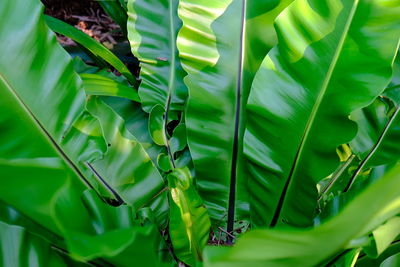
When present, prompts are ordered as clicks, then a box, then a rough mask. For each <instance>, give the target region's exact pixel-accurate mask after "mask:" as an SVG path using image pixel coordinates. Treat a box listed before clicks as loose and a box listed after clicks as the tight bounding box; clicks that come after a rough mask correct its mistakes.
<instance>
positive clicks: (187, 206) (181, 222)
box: [168, 169, 211, 266]
mask: <svg viewBox="0 0 400 267" xmlns="http://www.w3.org/2000/svg"><path fill="white" fill-rule="evenodd" d="M168 185H169V188H170V199H171V204H170V205H171V209H170V222H169V232H170V235H171V241H172V244H173V246H174V251H175V253H176V255H177V257H178V258H179V259H180V260H181V261H183V262H184V263H186V264H188V265H189V266H195V265H196V261H201V260H202V252H203V248H204V247H205V245H206V244H207V241H208V234H209V231H210V226H211V224H210V218H209V216H208V213H207V209H206V208H205V207H204V204H203V201H202V199H201V197H200V196H199V194H198V193H197V191H196V189H195V188H194V185H193V181H192V177H191V176H190V172H189V170H188V169H175V170H174V171H173V172H172V173H171V174H169V175H168Z"/></svg>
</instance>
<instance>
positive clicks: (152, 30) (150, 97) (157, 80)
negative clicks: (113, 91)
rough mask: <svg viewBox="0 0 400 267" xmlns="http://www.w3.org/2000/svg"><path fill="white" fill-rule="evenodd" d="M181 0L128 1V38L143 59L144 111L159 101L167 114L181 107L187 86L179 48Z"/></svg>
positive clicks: (141, 65)
mask: <svg viewBox="0 0 400 267" xmlns="http://www.w3.org/2000/svg"><path fill="white" fill-rule="evenodd" d="M177 5H178V0H150V1H149V0H146V1H145V0H129V1H128V16H129V19H128V38H129V41H130V44H131V49H132V53H133V54H134V55H135V56H136V57H137V58H138V59H139V60H140V68H141V71H140V78H141V80H142V82H141V83H140V87H139V96H140V99H141V100H142V107H143V109H144V110H145V111H147V112H150V111H151V109H152V108H153V107H154V106H155V105H157V104H159V105H161V106H162V107H163V108H164V111H166V112H167V113H168V111H169V110H170V109H171V110H182V109H183V105H184V103H185V100H186V95H187V89H186V86H185V85H184V84H183V80H182V79H183V76H184V75H185V72H184V71H183V70H182V67H181V65H180V61H179V58H178V50H177V49H176V35H177V32H178V30H179V29H180V27H181V24H182V23H181V22H180V20H179V18H178V16H177Z"/></svg>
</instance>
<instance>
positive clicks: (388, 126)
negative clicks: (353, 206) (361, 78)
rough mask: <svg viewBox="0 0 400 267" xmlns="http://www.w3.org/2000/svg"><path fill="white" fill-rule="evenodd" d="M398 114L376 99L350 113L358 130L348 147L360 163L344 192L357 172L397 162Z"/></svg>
mask: <svg viewBox="0 0 400 267" xmlns="http://www.w3.org/2000/svg"><path fill="white" fill-rule="evenodd" d="M388 110H389V111H388ZM399 113H400V106H396V105H395V106H394V107H392V108H390V109H389V107H388V105H385V104H384V103H383V102H382V101H380V100H375V102H374V103H373V104H371V105H370V106H368V107H366V108H364V109H362V110H358V111H356V112H353V113H352V114H351V119H352V120H354V121H355V122H357V125H358V129H359V130H358V133H357V135H356V137H355V138H354V139H353V140H352V141H351V142H350V146H351V148H352V150H353V151H354V152H355V153H356V154H357V155H358V156H359V157H360V158H361V159H362V161H361V163H360V165H359V166H358V167H357V169H356V170H355V171H354V173H353V175H352V177H351V179H350V181H349V183H348V185H347V186H346V188H345V189H344V190H345V191H347V190H348V189H350V187H351V186H352V185H353V183H354V182H355V180H356V179H357V177H358V175H359V173H360V172H362V171H364V170H367V169H368V168H370V167H376V166H379V165H385V164H392V163H396V162H397V161H398V160H399V159H400V145H399V142H398V140H399V138H400V116H399Z"/></svg>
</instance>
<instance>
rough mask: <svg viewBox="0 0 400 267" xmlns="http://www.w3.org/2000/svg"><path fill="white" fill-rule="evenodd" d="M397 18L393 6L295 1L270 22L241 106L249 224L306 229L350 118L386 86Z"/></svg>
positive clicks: (398, 9) (350, 132) (350, 128)
mask: <svg viewBox="0 0 400 267" xmlns="http://www.w3.org/2000/svg"><path fill="white" fill-rule="evenodd" d="M399 15H400V6H399V5H398V4H397V2H396V1H385V2H382V1H377V0H367V1H358V0H352V1H344V0H331V1H327V2H324V3H322V2H321V1H317V0H310V1H306V0H298V1H295V2H294V3H293V4H292V5H290V6H289V7H288V8H287V9H286V10H285V11H284V12H282V13H281V14H280V16H279V17H278V18H277V20H276V22H275V23H276V24H275V25H276V30H277V34H278V40H279V41H278V45H277V46H276V47H274V48H273V49H272V50H271V51H270V52H269V54H268V56H267V57H266V58H265V59H264V61H263V63H262V65H261V67H260V70H259V71H258V73H257V74H256V77H255V79H254V82H253V86H252V90H251V93H250V97H249V101H248V104H247V111H248V120H247V131H246V134H245V153H246V155H247V157H248V159H249V161H250V166H249V169H250V172H251V174H252V175H251V177H252V178H251V180H250V181H249V187H250V188H251V190H252V200H251V209H252V221H253V222H254V225H255V226H267V225H270V226H275V225H280V224H289V225H296V226H310V225H311V224H312V218H313V215H314V210H315V207H316V200H317V190H316V186H315V184H316V183H317V182H319V181H320V180H321V179H323V178H324V177H326V176H328V175H329V174H330V173H332V172H333V171H334V169H335V168H336V167H337V166H338V164H339V159H338V156H337V154H336V148H337V147H338V146H339V145H341V144H344V143H347V142H349V141H350V140H351V139H352V138H353V137H354V136H355V134H356V131H357V127H356V125H355V123H354V122H352V121H351V120H349V119H348V115H349V114H350V113H351V112H353V111H354V110H356V109H359V108H362V107H364V106H367V105H368V104H369V103H371V102H372V101H373V100H374V99H375V98H376V97H377V96H378V95H379V94H381V93H382V92H383V90H384V88H385V87H386V86H387V84H388V83H389V81H390V78H391V66H392V61H393V58H394V56H395V52H396V51H397V45H398V36H399V34H400V29H399V24H398V21H397V18H398V17H399ZM366 81H368V82H366ZM349 88H351V90H349Z"/></svg>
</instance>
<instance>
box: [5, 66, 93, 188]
mask: <svg viewBox="0 0 400 267" xmlns="http://www.w3.org/2000/svg"><path fill="white" fill-rule="evenodd" d="M0 81H2V82H3V84H4V85H5V87H6V88H7V90H8V91H9V92H10V93H11V95H13V96H14V98H15V100H16V101H17V102H18V103H19V105H20V107H21V108H22V109H23V110H24V111H25V114H27V115H28V117H29V118H30V119H31V121H32V122H33V124H34V125H35V126H36V128H37V129H38V130H39V131H40V132H41V133H43V135H44V136H46V137H47V138H46V140H47V141H48V143H49V145H50V146H51V147H53V148H54V150H55V151H56V152H57V153H58V154H59V155H60V156H61V158H62V159H64V161H65V162H66V163H67V165H68V166H69V167H70V168H71V169H72V170H73V171H74V172H75V174H76V175H77V176H78V177H79V178H80V179H81V180H82V181H83V182H84V183H85V184H86V186H88V187H89V188H91V189H94V188H93V187H92V186H91V184H90V183H89V181H88V180H87V179H86V178H85V176H84V175H83V174H82V172H81V171H80V170H79V168H78V167H77V166H76V165H75V164H74V163H73V161H72V160H71V159H70V158H69V157H68V156H67V155H66V154H65V153H64V151H63V150H62V149H61V147H60V146H59V145H58V144H57V142H56V141H55V140H54V138H53V137H52V136H51V135H50V133H49V132H48V131H47V130H46V129H45V128H44V126H43V125H42V124H41V123H40V121H39V120H38V119H37V118H36V117H35V115H34V114H33V112H32V111H31V110H30V109H29V108H28V106H27V105H26V104H25V103H24V102H23V100H22V99H21V98H20V97H19V95H18V94H17V92H16V90H14V89H13V87H12V85H11V84H10V83H9V82H8V80H7V79H6V77H4V75H3V74H2V73H0Z"/></svg>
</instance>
